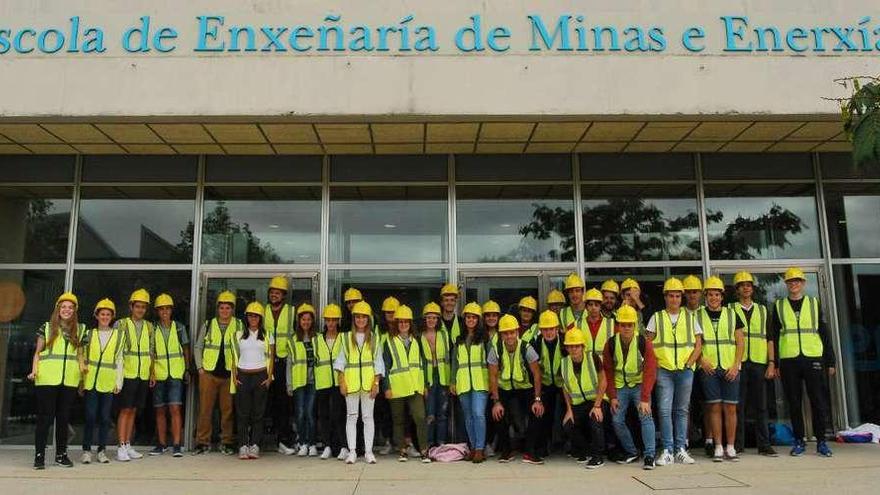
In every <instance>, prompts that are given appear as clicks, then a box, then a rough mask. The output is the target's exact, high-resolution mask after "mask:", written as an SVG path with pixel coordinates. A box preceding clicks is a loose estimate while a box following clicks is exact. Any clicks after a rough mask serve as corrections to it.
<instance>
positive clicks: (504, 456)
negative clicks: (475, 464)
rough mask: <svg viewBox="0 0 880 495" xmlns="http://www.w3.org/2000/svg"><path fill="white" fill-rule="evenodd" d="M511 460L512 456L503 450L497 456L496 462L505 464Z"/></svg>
mask: <svg viewBox="0 0 880 495" xmlns="http://www.w3.org/2000/svg"><path fill="white" fill-rule="evenodd" d="M511 459H513V454H512V453H511V452H510V451H509V450H505V451H504V452H502V453H501V455H499V456H498V462H501V463H505V462H510V460H511Z"/></svg>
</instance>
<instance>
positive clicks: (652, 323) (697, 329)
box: [645, 308, 703, 335]
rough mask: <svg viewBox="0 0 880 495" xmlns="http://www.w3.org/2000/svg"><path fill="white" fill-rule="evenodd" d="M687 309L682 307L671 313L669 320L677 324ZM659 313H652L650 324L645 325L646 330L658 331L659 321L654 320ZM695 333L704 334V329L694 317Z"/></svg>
mask: <svg viewBox="0 0 880 495" xmlns="http://www.w3.org/2000/svg"><path fill="white" fill-rule="evenodd" d="M685 311H686V310H685V309H684V308H682V309H681V310H680V311H679V312H678V313H677V314H674V315H673V314H670V315H669V320H670V321H672V324H673V325H675V324H676V323H677V322H678V317H679V316H681V315H683V314H685ZM656 316H657V313H654V314H652V315H651V319H650V320H648V324H647V325H646V326H645V331H646V332H650V333H657V322H656V321H654V319H655V317H656ZM694 335H703V329H702V328H701V327H700V322H699V321H697V319H696V318H694Z"/></svg>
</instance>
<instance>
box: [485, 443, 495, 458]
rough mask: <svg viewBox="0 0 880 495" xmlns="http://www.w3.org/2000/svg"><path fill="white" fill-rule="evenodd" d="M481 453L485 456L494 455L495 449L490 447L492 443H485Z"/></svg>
mask: <svg viewBox="0 0 880 495" xmlns="http://www.w3.org/2000/svg"><path fill="white" fill-rule="evenodd" d="M483 453H484V454H485V456H486V457H495V449H493V448H492V444H486V448H485V449H483Z"/></svg>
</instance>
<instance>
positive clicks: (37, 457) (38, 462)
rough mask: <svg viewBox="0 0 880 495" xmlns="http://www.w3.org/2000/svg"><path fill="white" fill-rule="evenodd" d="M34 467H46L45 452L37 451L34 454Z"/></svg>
mask: <svg viewBox="0 0 880 495" xmlns="http://www.w3.org/2000/svg"><path fill="white" fill-rule="evenodd" d="M34 469H38V470H39V469H46V454H45V453H43V452H37V453H36V454H34Z"/></svg>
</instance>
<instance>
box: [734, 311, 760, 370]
mask: <svg viewBox="0 0 880 495" xmlns="http://www.w3.org/2000/svg"><path fill="white" fill-rule="evenodd" d="M732 306H733V310H734V311H735V312H736V315H737V316H739V319H740V320H742V321H743V323H744V324H745V325H746V328H745V331H746V335H745V341H746V342H745V344H746V348H745V349H744V351H743V361H751V362H753V363H757V364H767V307H766V306H764V305H763V304H757V303H753V304H752V314H751V317H749V318H746V312H745V310H743V306H742V304H740V303H738V302H735V303H733V305H732Z"/></svg>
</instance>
